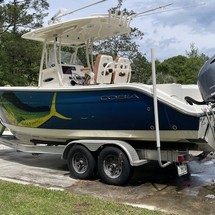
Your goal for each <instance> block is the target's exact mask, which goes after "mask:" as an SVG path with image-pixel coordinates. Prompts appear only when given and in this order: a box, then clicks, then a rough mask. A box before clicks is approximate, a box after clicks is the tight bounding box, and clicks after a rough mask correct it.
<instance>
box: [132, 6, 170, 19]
mask: <svg viewBox="0 0 215 215" xmlns="http://www.w3.org/2000/svg"><path fill="white" fill-rule="evenodd" d="M172 4H173V3H170V4H166V5H163V6H159V7H156V8H152V9H149V10H146V11H143V12H140V13H136V14H134V15H131V18H135V17H138V16H143V15H144V14H145V13H150V12H153V11H156V10H160V9H164V8H166V7H169V6H170V5H172Z"/></svg>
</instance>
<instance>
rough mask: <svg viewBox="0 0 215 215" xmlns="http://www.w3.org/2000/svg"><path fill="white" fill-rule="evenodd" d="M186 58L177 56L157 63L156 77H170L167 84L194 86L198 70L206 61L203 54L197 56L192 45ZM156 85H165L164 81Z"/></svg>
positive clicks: (195, 49)
mask: <svg viewBox="0 0 215 215" xmlns="http://www.w3.org/2000/svg"><path fill="white" fill-rule="evenodd" d="M186 54H187V57H186V56H182V55H178V56H175V57H172V58H169V59H167V60H164V61H163V62H162V63H160V62H157V64H156V72H157V74H158V76H163V77H164V79H165V77H166V79H167V77H168V76H171V77H172V81H171V80H170V81H169V83H173V82H175V83H176V82H177V83H181V84H196V81H197V77H198V73H199V70H200V69H201V67H202V66H203V64H204V63H205V61H206V60H207V59H208V57H207V56H206V55H204V54H199V53H198V49H197V48H196V47H195V45H194V44H193V43H192V44H191V45H190V51H186ZM158 83H166V81H162V80H161V81H159V80H158Z"/></svg>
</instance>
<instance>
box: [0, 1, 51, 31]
mask: <svg viewBox="0 0 215 215" xmlns="http://www.w3.org/2000/svg"><path fill="white" fill-rule="evenodd" d="M0 3H1V7H0V8H1V16H0V20H1V24H2V32H6V31H10V32H12V33H17V32H19V31H21V30H22V29H25V30H29V29H33V28H38V27H41V26H42V24H43V18H44V17H45V16H47V15H48V14H47V13H45V11H46V10H47V9H48V7H49V4H48V3H47V1H45V0H19V1H18V0H13V1H9V3H7V4H5V3H4V1H3V0H1V2H0Z"/></svg>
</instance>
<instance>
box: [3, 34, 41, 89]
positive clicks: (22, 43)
mask: <svg viewBox="0 0 215 215" xmlns="http://www.w3.org/2000/svg"><path fill="white" fill-rule="evenodd" d="M41 49H42V47H41V44H38V43H36V42H32V41H27V40H24V39H21V38H20V35H19V34H12V33H6V32H5V33H4V34H3V35H2V42H1V44H0V57H1V66H0V85H5V84H10V85H18V86H22V85H29V84H35V83H36V82H37V80H38V71H39V64H40V55H41Z"/></svg>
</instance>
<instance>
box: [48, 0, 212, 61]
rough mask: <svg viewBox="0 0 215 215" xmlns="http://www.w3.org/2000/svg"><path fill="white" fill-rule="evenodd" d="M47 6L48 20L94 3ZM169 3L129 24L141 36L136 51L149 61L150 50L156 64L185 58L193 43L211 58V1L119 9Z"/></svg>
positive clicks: (141, 1) (96, 10) (113, 0)
mask: <svg viewBox="0 0 215 215" xmlns="http://www.w3.org/2000/svg"><path fill="white" fill-rule="evenodd" d="M47 1H48V3H49V4H50V8H49V16H48V17H47V18H46V20H45V23H44V24H45V25H46V24H47V20H48V19H50V18H51V17H52V16H53V15H54V14H55V13H56V12H57V11H58V10H59V9H60V8H65V9H67V10H68V11H73V10H76V9H79V8H81V7H84V6H86V5H89V4H92V3H94V2H96V0H79V1H77V0H60V1H56V0H47ZM117 3H118V1H117V0H107V1H105V2H103V3H101V4H97V5H95V6H92V7H90V8H87V9H84V10H81V11H79V12H76V13H74V14H72V15H70V16H68V17H65V18H63V19H62V20H69V19H71V18H79V17H85V16H89V15H92V14H103V13H106V12H107V11H108V9H110V8H112V7H115V6H116V5H117ZM170 3H172V5H170V6H169V7H166V8H165V9H164V8H163V9H160V10H157V11H155V12H154V13H153V14H150V15H149V14H148V15H145V16H142V17H138V18H135V19H133V20H132V22H131V26H132V27H137V28H138V29H139V30H141V31H142V32H144V37H143V39H142V40H141V41H137V44H138V45H139V46H140V51H141V52H142V53H143V54H144V55H145V56H146V57H147V59H150V50H151V48H153V49H154V51H155V56H156V58H157V59H158V60H160V61H163V60H165V59H168V58H171V57H173V56H177V55H184V56H186V51H188V52H189V51H190V45H191V44H192V43H194V45H195V47H196V48H198V51H199V54H201V53H204V54H206V55H207V56H209V57H211V56H213V55H214V54H215V43H214V41H215V12H214V8H215V1H214V0H207V1H206V0H205V1H201V0H189V1H187V0H125V1H124V3H123V6H122V8H127V9H128V10H129V11H130V10H133V11H134V12H136V13H140V12H144V11H146V10H149V9H152V8H157V7H159V6H163V5H167V4H170Z"/></svg>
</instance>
